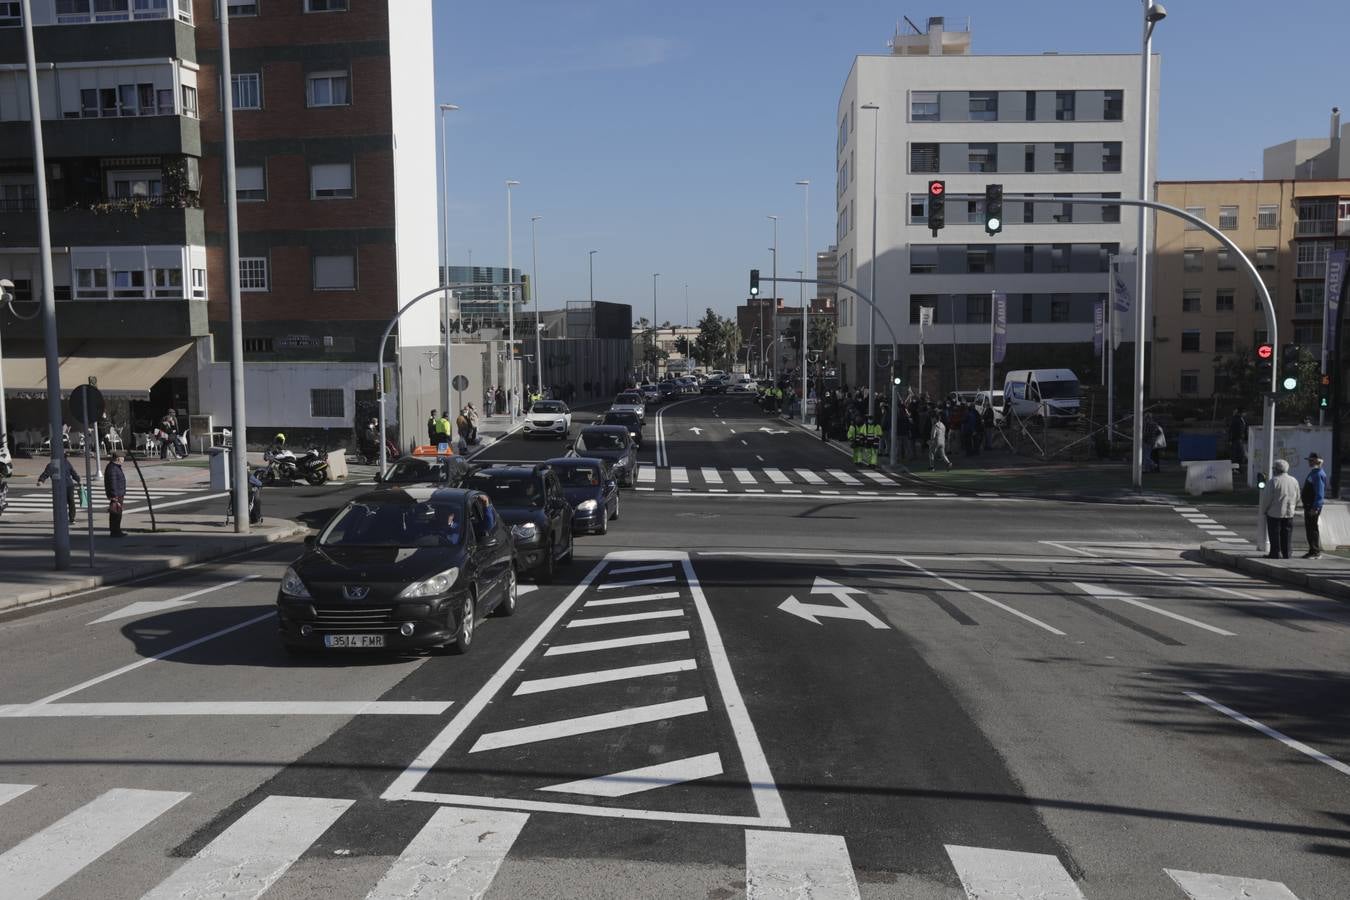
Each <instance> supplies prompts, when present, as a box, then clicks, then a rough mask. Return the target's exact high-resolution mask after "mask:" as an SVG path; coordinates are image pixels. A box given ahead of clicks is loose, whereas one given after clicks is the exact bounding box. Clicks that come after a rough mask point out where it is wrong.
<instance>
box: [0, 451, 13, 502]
mask: <svg viewBox="0 0 1350 900" xmlns="http://www.w3.org/2000/svg"><path fill="white" fill-rule="evenodd" d="M13 474H14V465H13V463H11V462H10V460H9V448H7V447H3V446H0V513H3V512H4V511H5V509H6V508H7V507H8V506H9V479H10V476H11V475H13Z"/></svg>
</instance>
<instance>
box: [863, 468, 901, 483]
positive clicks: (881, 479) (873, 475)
mask: <svg viewBox="0 0 1350 900" xmlns="http://www.w3.org/2000/svg"><path fill="white" fill-rule="evenodd" d="M858 474H859V475H861V476H862V477H864V478H870V479H872V480H873V481H875V482H877V483H878V484H895V482H894V481H892V480H891V479H889V478H887V477H886V476H885V475H882V474H881V473H880V472H872V471H869V470H867V469H859V470H858Z"/></svg>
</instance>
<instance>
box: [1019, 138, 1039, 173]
mask: <svg viewBox="0 0 1350 900" xmlns="http://www.w3.org/2000/svg"><path fill="white" fill-rule="evenodd" d="M1022 168H1023V169H1024V170H1025V171H1027V172H1035V171H1036V145H1035V144H1027V145H1026V146H1024V147H1023V148H1022Z"/></svg>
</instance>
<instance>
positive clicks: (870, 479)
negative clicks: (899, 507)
mask: <svg viewBox="0 0 1350 900" xmlns="http://www.w3.org/2000/svg"><path fill="white" fill-rule="evenodd" d="M638 490H639V491H659V492H670V493H683V492H689V493H705V494H826V495H829V494H841V495H842V494H849V495H857V496H882V495H885V496H890V497H955V496H956V495H955V494H953V493H948V492H942V491H933V490H927V489H924V490H918V489H915V488H914V487H913V486H912V485H909V484H906V483H904V482H902V481H900V480H899V479H898V478H895V477H893V476H891V475H888V474H886V473H885V472H880V471H876V470H872V469H852V470H849V469H805V468H803V469H789V468H780V467H774V466H762V467H759V468H741V467H733V468H725V469H723V468H717V467H712V466H698V467H692V466H691V467H686V466H670V467H668V468H658V467H656V466H644V467H642V468H641V469H639V470H638Z"/></svg>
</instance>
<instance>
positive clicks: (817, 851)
mask: <svg viewBox="0 0 1350 900" xmlns="http://www.w3.org/2000/svg"><path fill="white" fill-rule="evenodd" d="M860 896H862V895H861V894H860V893H859V892H858V879H857V876H855V875H854V874H853V862H852V860H850V859H849V855H848V845H847V844H845V843H844V839H843V838H842V837H840V836H839V835H837V834H793V833H791V832H784V831H757V830H755V829H752V828H747V829H746V830H745V897H746V900H793V898H803V897H809V898H811V900H857V898H859V897H860Z"/></svg>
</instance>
